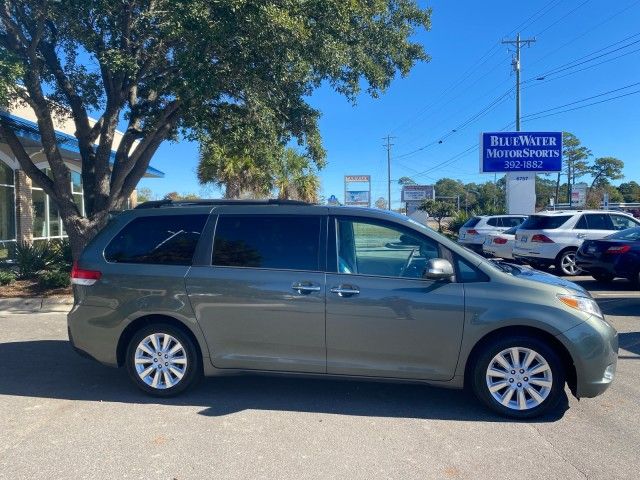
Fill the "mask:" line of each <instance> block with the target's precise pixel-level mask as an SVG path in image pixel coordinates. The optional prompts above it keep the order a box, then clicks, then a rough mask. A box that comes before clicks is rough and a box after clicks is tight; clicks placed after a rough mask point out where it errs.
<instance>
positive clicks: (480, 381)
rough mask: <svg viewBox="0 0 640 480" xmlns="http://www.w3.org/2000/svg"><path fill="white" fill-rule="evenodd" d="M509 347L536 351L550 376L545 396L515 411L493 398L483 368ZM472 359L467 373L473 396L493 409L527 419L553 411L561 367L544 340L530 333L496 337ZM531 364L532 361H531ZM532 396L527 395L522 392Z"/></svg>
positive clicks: (562, 375) (562, 376)
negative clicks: (550, 383)
mask: <svg viewBox="0 0 640 480" xmlns="http://www.w3.org/2000/svg"><path fill="white" fill-rule="evenodd" d="M511 347H521V348H528V349H531V350H534V351H536V352H537V353H539V354H540V355H541V356H542V357H543V358H544V359H545V360H546V362H547V363H548V364H549V367H550V369H551V376H552V385H551V389H550V391H549V394H548V395H547V397H546V398H545V399H544V400H543V401H542V402H541V403H540V404H539V405H537V406H535V407H531V408H528V409H525V410H516V409H513V408H509V407H506V406H504V405H502V404H500V403H499V402H498V400H496V399H495V398H494V397H493V396H492V394H491V392H490V391H489V386H488V384H487V369H488V368H489V364H490V362H491V361H492V360H493V358H494V357H495V356H496V355H498V353H500V352H502V351H503V350H507V349H509V348H511ZM472 361H473V362H474V363H473V365H472V369H471V371H470V374H471V375H472V378H471V385H472V387H473V391H474V393H475V395H476V397H477V398H478V399H479V400H480V401H481V402H482V403H484V404H485V405H486V406H487V407H489V408H490V409H491V410H493V411H494V412H496V413H498V414H500V415H502V416H505V417H510V418H518V419H527V418H534V417H538V416H541V415H544V414H545V413H548V412H550V411H553V410H554V409H555V408H556V407H557V406H558V403H559V401H560V399H561V398H562V396H563V395H564V384H565V378H566V374H565V369H564V366H563V364H562V361H561V360H560V357H559V356H558V354H557V353H556V352H555V351H554V350H553V349H552V348H551V347H550V346H549V344H548V342H544V341H542V340H540V339H538V338H536V337H530V336H508V337H497V338H495V339H494V340H492V341H491V342H489V343H487V344H486V345H485V346H484V348H483V349H482V350H481V351H480V352H479V354H478V355H476V356H475V357H474V359H472ZM534 365H535V364H534ZM526 395H527V396H528V397H529V398H532V397H531V396H530V395H529V394H526Z"/></svg>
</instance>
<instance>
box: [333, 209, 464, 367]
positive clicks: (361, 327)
mask: <svg viewBox="0 0 640 480" xmlns="http://www.w3.org/2000/svg"><path fill="white" fill-rule="evenodd" d="M331 222H332V227H331V228H330V229H329V231H330V232H332V233H333V232H334V231H335V234H336V236H337V252H336V255H335V257H334V258H333V259H332V258H331V256H330V257H329V261H330V262H335V263H334V265H333V267H334V268H333V270H335V273H328V274H327V372H328V373H331V374H347V375H363V376H381V377H392V378H411V379H430V380H449V379H451V378H452V377H453V374H454V371H455V367H456V363H457V359H458V353H459V350H460V342H461V340H462V331H463V324H464V286H463V284H462V283H453V282H449V281H433V280H426V279H423V278H422V274H423V271H424V268H425V265H426V262H427V260H428V259H430V258H438V257H441V256H442V255H443V251H442V250H441V249H442V247H441V246H440V245H439V244H438V243H437V242H436V241H435V240H432V239H430V238H429V237H427V236H426V235H423V234H421V233H419V232H417V231H415V230H413V229H409V228H406V227H404V226H402V225H398V224H395V223H393V222H386V221H379V220H374V219H364V218H351V217H341V216H339V217H336V218H335V219H331ZM329 241H330V242H331V239H330V240H329ZM328 269H329V270H331V265H329V266H328Z"/></svg>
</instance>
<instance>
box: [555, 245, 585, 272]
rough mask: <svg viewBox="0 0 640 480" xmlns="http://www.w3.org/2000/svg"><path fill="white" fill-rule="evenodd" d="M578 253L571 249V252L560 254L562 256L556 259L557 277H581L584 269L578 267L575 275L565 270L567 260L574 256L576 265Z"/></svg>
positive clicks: (566, 251)
mask: <svg viewBox="0 0 640 480" xmlns="http://www.w3.org/2000/svg"><path fill="white" fill-rule="evenodd" d="M576 252H577V250H574V249H570V250H565V251H563V252H560V254H559V255H558V258H556V270H557V271H558V272H557V275H565V276H568V277H573V276H576V275H580V274H581V273H582V269H581V268H580V267H578V266H577V265H576V269H577V270H576V271H575V272H574V273H571V272H570V271H569V270H567V269H566V268H565V266H564V265H565V262H566V261H567V260H569V259H570V258H571V257H572V256H573V261H574V263H575V256H576Z"/></svg>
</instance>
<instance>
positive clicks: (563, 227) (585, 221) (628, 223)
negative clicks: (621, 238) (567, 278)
mask: <svg viewBox="0 0 640 480" xmlns="http://www.w3.org/2000/svg"><path fill="white" fill-rule="evenodd" d="M639 225H640V221H638V220H636V219H635V218H633V217H632V216H631V215H627V214H626V213H622V212H613V211H605V210H557V211H545V212H539V213H537V214H535V215H531V216H530V217H529V218H528V219H527V220H526V221H525V222H524V223H523V224H522V225H520V227H519V228H518V229H517V231H516V238H515V245H514V247H513V257H514V258H516V259H518V260H521V261H523V262H525V263H528V264H529V265H531V266H532V267H535V268H540V269H545V268H548V267H550V266H551V265H555V266H556V269H557V270H558V271H559V273H561V274H564V275H578V274H579V273H580V272H581V270H580V268H579V267H578V266H577V265H576V252H577V250H578V248H580V245H582V242H583V241H584V240H598V239H600V238H604V237H606V236H607V235H611V234H612V233H614V232H616V231H618V230H624V229H626V228H631V227H637V226H639Z"/></svg>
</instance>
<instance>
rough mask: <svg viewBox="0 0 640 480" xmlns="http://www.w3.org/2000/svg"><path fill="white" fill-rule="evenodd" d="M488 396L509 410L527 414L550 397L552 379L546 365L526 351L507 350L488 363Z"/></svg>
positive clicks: (546, 362) (540, 357) (535, 355)
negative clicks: (526, 412)
mask: <svg viewBox="0 0 640 480" xmlns="http://www.w3.org/2000/svg"><path fill="white" fill-rule="evenodd" d="M486 382H487V388H488V389H489V393H490V394H491V396H492V397H493V399H494V400H495V401H496V402H498V403H499V404H501V405H503V406H505V407H507V408H509V409H511V410H530V409H532V408H535V407H537V406H539V405H540V404H541V403H542V402H544V401H545V400H546V398H547V397H548V396H549V394H550V393H551V388H552V386H553V375H552V373H551V366H550V365H549V362H548V361H547V360H546V359H545V358H544V357H543V356H542V355H541V354H540V353H538V352H536V351H535V350H533V349H530V348H525V347H510V348H507V349H505V350H502V351H501V352H500V353H498V354H497V355H496V356H494V357H493V359H491V361H490V362H489V366H488V367H487V371H486Z"/></svg>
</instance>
